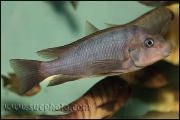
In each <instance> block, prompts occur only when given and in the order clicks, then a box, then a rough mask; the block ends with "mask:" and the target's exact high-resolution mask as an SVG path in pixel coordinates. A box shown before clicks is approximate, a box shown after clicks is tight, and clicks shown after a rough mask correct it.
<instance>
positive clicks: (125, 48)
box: [10, 22, 173, 94]
mask: <svg viewBox="0 0 180 120" xmlns="http://www.w3.org/2000/svg"><path fill="white" fill-rule="evenodd" d="M87 24H88V22H87ZM88 25H89V26H91V28H92V29H89V31H90V30H92V31H95V30H97V29H96V28H95V27H94V26H93V25H91V24H90V23H89V24H88ZM92 31H90V32H92ZM172 48H173V46H172V43H171V42H170V41H168V40H166V39H164V38H163V37H162V36H160V35H159V34H156V33H154V32H152V31H149V30H147V29H146V28H143V27H140V26H136V25H132V26H127V27H122V28H118V27H114V28H108V29H105V30H100V31H96V32H95V33H94V34H90V35H88V36H86V37H84V38H82V39H79V40H77V41H75V42H73V43H71V44H68V45H65V46H62V47H55V48H49V49H45V50H41V51H38V52H37V53H38V55H40V56H42V57H45V58H54V60H52V61H48V62H43V61H35V60H23V59H11V60H10V65H11V67H12V68H13V70H14V72H15V73H16V75H17V76H18V78H19V85H20V87H19V88H20V94H24V93H26V92H27V91H29V90H30V89H32V88H33V87H34V86H35V85H36V84H38V83H40V82H41V81H43V80H44V79H46V78H47V77H50V76H53V75H57V76H56V77H54V78H53V79H52V80H51V81H50V83H49V84H48V86H53V85H58V84H62V83H64V82H68V81H73V80H78V79H81V78H86V77H92V76H112V75H117V74H122V73H127V72H131V71H135V70H138V69H141V68H144V67H146V66H148V65H151V64H153V63H155V62H157V61H159V60H161V59H163V58H165V57H167V56H169V55H170V53H171V51H172Z"/></svg>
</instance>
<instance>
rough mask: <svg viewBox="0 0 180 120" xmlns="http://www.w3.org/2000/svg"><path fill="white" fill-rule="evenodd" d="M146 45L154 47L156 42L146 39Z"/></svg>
mask: <svg viewBox="0 0 180 120" xmlns="http://www.w3.org/2000/svg"><path fill="white" fill-rule="evenodd" d="M144 43H145V45H146V46H147V47H149V48H150V47H152V46H153V45H154V40H153V39H152V38H146V39H145V41H144Z"/></svg>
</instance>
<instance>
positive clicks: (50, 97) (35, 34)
mask: <svg viewBox="0 0 180 120" xmlns="http://www.w3.org/2000/svg"><path fill="white" fill-rule="evenodd" d="M151 9H154V7H148V6H145V5H142V4H140V3H139V2H137V1H129V2H124V1H116V2H114V1H104V2H99V1H93V2H89V1H80V2H79V3H78V6H77V8H76V9H74V8H73V6H72V5H71V4H70V2H69V1H66V2H60V3H58V5H57V4H56V5H54V4H52V3H51V2H45V1H41V2H30V1H28V2H4V1H3V2H1V74H3V75H6V76H8V73H12V72H13V70H12V68H11V67H10V64H9V60H10V59H30V60H39V61H47V59H43V58H41V57H40V56H38V55H37V54H36V52H37V51H39V50H42V49H46V48H52V47H58V46H63V45H66V44H69V43H71V42H74V41H76V40H78V39H80V38H82V37H84V36H85V23H86V21H89V22H90V23H92V24H93V25H94V26H96V27H97V28H98V29H100V30H102V29H105V28H106V25H105V24H104V22H105V23H111V24H125V23H128V22H130V21H132V20H134V19H136V18H137V17H139V16H141V15H142V14H144V13H146V12H147V11H149V10H151ZM102 78H103V77H94V78H85V79H81V80H77V81H73V82H67V83H65V84H61V85H57V86H52V87H46V85H47V84H48V82H49V79H46V80H44V81H43V82H41V83H40V86H41V88H42V89H41V91H40V92H39V93H37V94H36V95H34V96H30V97H25V96H23V97H22V96H19V95H17V94H15V93H13V92H10V91H8V90H7V89H4V87H3V82H2V81H1V116H3V115H8V114H11V113H12V112H9V111H5V110H4V106H3V105H4V104H6V103H20V104H27V105H29V104H49V103H52V104H60V103H63V104H68V103H71V102H72V101H74V100H75V99H77V98H79V97H80V96H81V95H83V94H84V93H85V92H86V91H87V90H88V89H89V88H90V87H92V86H93V85H94V84H95V83H97V82H98V81H100V80H101V79H102ZM177 79H178V78H177ZM132 88H133V89H136V90H137V91H139V92H135V93H136V94H133V95H137V96H140V98H143V99H146V100H147V101H146V100H145V101H143V99H139V98H138V97H131V98H130V99H129V100H128V102H127V103H126V104H125V106H123V107H122V109H120V110H119V111H118V113H116V115H114V116H113V118H137V117H140V116H142V115H144V114H145V113H147V112H148V111H149V110H153V109H155V108H153V107H152V106H153V105H152V103H151V101H153V100H154V99H155V98H154V97H153V95H154V93H155V91H156V90H154V89H153V90H149V89H144V88H139V87H136V86H135V87H133V86H132ZM148 100H149V101H148ZM30 112H31V113H32V114H35V115H41V114H52V115H53V114H62V113H61V112H52V111H48V110H47V111H30ZM19 113H22V112H19ZM23 113H28V112H25V111H24V112H23Z"/></svg>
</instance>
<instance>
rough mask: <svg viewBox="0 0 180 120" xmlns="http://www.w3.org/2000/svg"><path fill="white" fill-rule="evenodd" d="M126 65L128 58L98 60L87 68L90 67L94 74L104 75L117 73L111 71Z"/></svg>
mask: <svg viewBox="0 0 180 120" xmlns="http://www.w3.org/2000/svg"><path fill="white" fill-rule="evenodd" d="M127 67H128V60H99V61H97V62H95V63H93V64H92V66H90V67H89V69H91V71H92V73H93V74H95V75H103V74H104V75H106V74H111V73H113V74H114V73H117V72H112V71H115V70H124V69H126V68H127ZM117 74H119V73H117Z"/></svg>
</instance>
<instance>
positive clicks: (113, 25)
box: [104, 23, 121, 28]
mask: <svg viewBox="0 0 180 120" xmlns="http://www.w3.org/2000/svg"><path fill="white" fill-rule="evenodd" d="M104 24H105V25H106V27H107V28H110V27H116V26H121V25H115V24H109V23H104Z"/></svg>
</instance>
